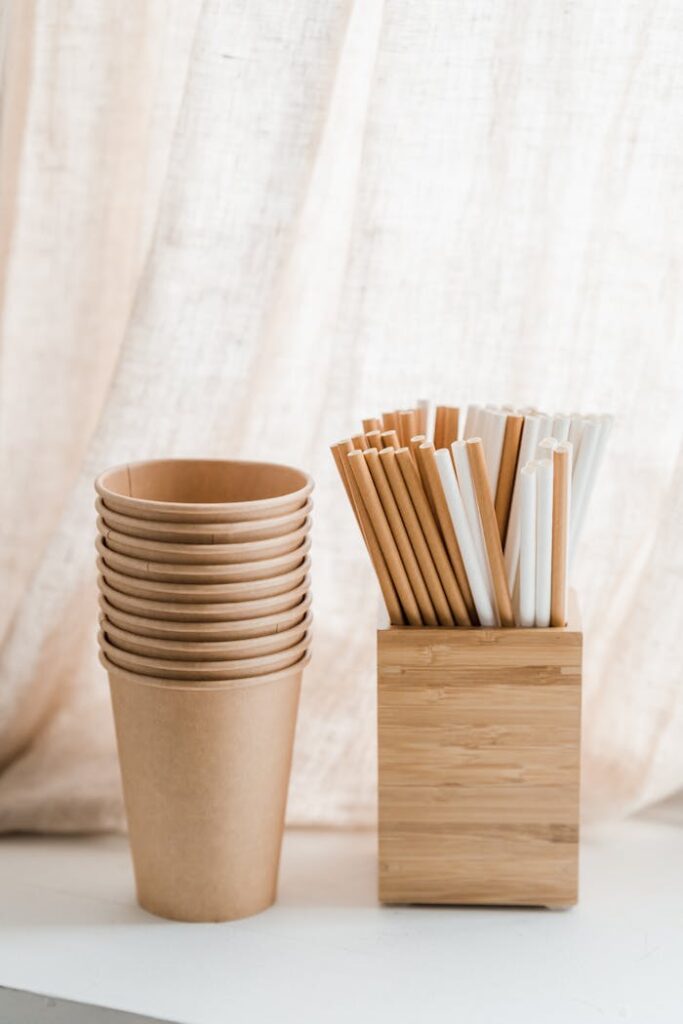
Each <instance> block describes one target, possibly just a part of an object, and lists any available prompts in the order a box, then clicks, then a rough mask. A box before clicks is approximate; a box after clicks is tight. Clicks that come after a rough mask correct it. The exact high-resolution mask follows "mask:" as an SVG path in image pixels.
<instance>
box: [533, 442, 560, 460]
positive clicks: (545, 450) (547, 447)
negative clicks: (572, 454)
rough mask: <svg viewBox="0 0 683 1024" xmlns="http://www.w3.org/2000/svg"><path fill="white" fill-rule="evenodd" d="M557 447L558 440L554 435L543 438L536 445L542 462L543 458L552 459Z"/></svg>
mask: <svg viewBox="0 0 683 1024" xmlns="http://www.w3.org/2000/svg"><path fill="white" fill-rule="evenodd" d="M556 448H557V441H556V440H555V438H554V437H544V438H542V439H541V440H540V441H539V442H538V445H537V447H536V458H537V460H538V461H539V462H540V460H541V459H550V460H551V461H552V457H553V452H554V451H555V449H556Z"/></svg>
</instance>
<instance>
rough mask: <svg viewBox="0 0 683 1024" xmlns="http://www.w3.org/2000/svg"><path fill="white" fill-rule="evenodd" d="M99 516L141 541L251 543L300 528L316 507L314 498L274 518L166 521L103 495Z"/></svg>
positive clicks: (98, 506)
mask: <svg viewBox="0 0 683 1024" xmlns="http://www.w3.org/2000/svg"><path fill="white" fill-rule="evenodd" d="M95 508H96V509H97V513H98V515H99V516H100V517H101V519H102V520H103V522H104V523H105V524H106V526H107V527H108V528H109V529H110V530H116V531H117V532H119V533H123V534H125V535H126V536H127V537H138V538H139V539H140V540H155V541H161V542H166V543H172V544H207V545H211V544H250V543H252V542H253V541H259V540H272V539H273V538H275V537H282V536H284V535H285V534H288V533H292V532H293V531H294V530H298V529H300V528H301V527H302V526H303V525H304V524H305V522H306V519H307V517H308V516H309V515H310V514H311V511H312V509H313V500H312V499H311V498H310V497H309V498H307V499H306V502H305V504H304V505H302V506H301V508H299V509H296V510H295V511H294V512H288V513H286V514H285V515H281V516H274V517H272V518H270V519H254V520H246V521H245V522H235V523H166V522H155V520H153V519H138V518H136V517H134V516H127V515H124V514H123V513H121V512H112V511H111V510H110V509H108V508H107V507H106V505H105V504H104V502H103V501H102V498H100V497H98V498H96V500H95Z"/></svg>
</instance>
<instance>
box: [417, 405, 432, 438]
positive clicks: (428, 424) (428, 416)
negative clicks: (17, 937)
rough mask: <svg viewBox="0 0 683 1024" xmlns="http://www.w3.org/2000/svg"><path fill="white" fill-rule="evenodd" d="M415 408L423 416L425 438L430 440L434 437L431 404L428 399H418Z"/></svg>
mask: <svg viewBox="0 0 683 1024" xmlns="http://www.w3.org/2000/svg"><path fill="white" fill-rule="evenodd" d="M417 407H418V409H420V410H421V411H422V413H423V415H424V423H425V430H424V432H425V437H429V438H432V437H433V436H434V423H433V422H432V417H433V413H432V403H431V401H430V400H429V399H428V398H418V400H417Z"/></svg>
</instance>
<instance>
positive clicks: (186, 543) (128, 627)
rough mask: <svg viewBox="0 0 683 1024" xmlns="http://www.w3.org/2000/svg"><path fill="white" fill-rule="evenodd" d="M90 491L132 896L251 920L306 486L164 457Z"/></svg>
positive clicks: (281, 738) (291, 696) (273, 771)
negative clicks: (134, 890) (133, 888)
mask: <svg viewBox="0 0 683 1024" xmlns="http://www.w3.org/2000/svg"><path fill="white" fill-rule="evenodd" d="M95 488H96V490H97V495H98V497H97V501H96V508H97V513H98V519H97V529H98V538H97V552H98V560H97V565H98V570H99V578H98V586H99V589H100V598H99V603H100V613H101V614H100V635H99V641H100V658H101V661H102V663H103V665H104V666H105V668H106V669H107V672H108V674H109V684H110V689H111V697H112V706H113V709H114V720H115V725H116V736H117V743H118V750H119V760H120V763H121V774H122V779H123V791H124V799H125V804H126V813H127V817H128V826H129V833H130V842H131V850H132V855H133V864H134V869H135V878H136V886H137V893H138V900H139V902H140V904H141V906H143V907H145V908H146V909H147V910H150V911H151V912H152V913H156V914H159V915H161V916H163V917H169V918H175V919H177V920H183V921H225V920H231V919H234V918H238V917H244V916H247V915H249V914H255V913H257V912H258V911H260V910H264V909H265V908H266V907H268V906H270V905H271V904H272V902H273V901H274V899H275V895H276V887H277V873H278V864H279V856H280V845H281V841H282V830H283V825H284V814H285V805H286V799H287V788H288V783H289V770H290V763H291V756H292V747H293V741H294V731H295V725H296V714H297V707H298V700H299V690H300V685H301V676H302V672H303V668H304V666H305V665H306V663H307V662H308V659H309V647H310V628H311V618H312V617H311V597H310V591H309V575H308V571H309V567H310V556H309V548H310V537H309V531H310V523H311V519H310V512H311V507H312V502H311V498H310V494H311V491H312V489H313V484H312V481H311V479H310V477H308V476H307V475H306V474H305V473H302V472H301V471H300V470H296V469H292V468H290V467H288V466H279V465H274V464H267V463H255V462H227V461H219V460H193V459H178V460H159V461H155V462H140V463H133V464H130V465H126V466H121V467H118V468H116V469H112V470H109V471H107V472H106V473H103V474H102V475H101V476H100V477H99V478H98V480H97V481H96V483H95Z"/></svg>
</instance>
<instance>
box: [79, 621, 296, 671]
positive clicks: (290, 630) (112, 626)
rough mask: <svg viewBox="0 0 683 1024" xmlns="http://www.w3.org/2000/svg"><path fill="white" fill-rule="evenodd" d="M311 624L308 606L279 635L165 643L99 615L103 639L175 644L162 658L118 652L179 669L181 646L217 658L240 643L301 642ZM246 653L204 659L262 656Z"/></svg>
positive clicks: (125, 651)
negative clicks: (209, 651)
mask: <svg viewBox="0 0 683 1024" xmlns="http://www.w3.org/2000/svg"><path fill="white" fill-rule="evenodd" d="M312 623H313V611H312V609H311V608H310V607H308V608H307V609H306V610H305V611H304V613H303V615H302V617H301V619H300V621H299V622H295V623H293V624H292V625H291V626H288V627H287V629H283V630H281V631H280V632H279V633H270V634H267V635H266V636H254V637H235V638H234V639H232V640H179V639H177V638H176V639H171V640H164V639H163V638H159V637H148V636H140V635H139V634H138V633H134V632H133V631H132V630H130V629H125V628H123V627H122V626H117V625H116V623H115V622H111V621H110V620H108V619H107V616H106V613H104V614H101V615H100V616H99V627H100V631H101V632H102V633H104V634H105V636H107V638H108V637H109V634H110V632H111V631H114V634H115V633H118V634H121V633H125V634H127V636H129V637H131V641H130V642H135V641H139V643H140V646H141V647H144V646H145V645H146V644H148V645H149V646H151V647H153V646H154V645H155V644H156V645H157V646H159V645H161V646H162V647H164V646H165V645H166V644H172V645H174V646H172V647H170V648H169V649H168V652H167V654H166V655H163V654H145V653H144V652H142V653H139V652H137V651H128V650H127V649H126V648H124V647H122V648H117V649H119V650H121V651H123V652H124V653H126V654H133V655H135V656H136V657H143V658H152V659H154V660H162V661H170V662H173V661H176V660H177V661H178V662H179V664H180V666H181V667H182V660H181V659H176V657H175V654H174V652H176V651H178V650H180V648H181V646H182V645H183V644H186V645H188V646H189V647H190V648H195V647H199V648H201V647H204V649H206V648H207V647H211V648H212V653H215V654H216V655H220V654H221V653H222V652H221V650H220V648H223V651H225V650H228V651H229V650H230V649H231V647H232V649H233V650H234V648H235V646H237V645H239V644H241V645H244V644H250V645H252V646H253V647H258V645H259V644H261V645H263V644H266V645H267V644H268V643H269V642H271V643H272V641H273V640H274V639H275V638H278V639H280V640H283V641H286V640H287V639H291V636H292V635H293V634H296V633H299V634H301V639H302V640H303V638H304V637H305V636H306V635H307V634H308V635H309V636H310V631H311V625H312ZM108 627H109V629H108ZM114 634H112V635H113V642H112V640H109V644H110V646H112V647H117V644H116V639H117V637H116V635H114ZM119 639H121V638H120V637H119ZM123 641H124V642H128V641H127V637H124V638H123ZM294 646H295V644H294V643H290V644H289V647H294ZM217 648H218V650H217ZM287 649H288V647H287V645H285V646H284V647H282V648H280V650H279V651H273V652H271V653H273V654H284V653H285V651H286V650H287ZM249 650H250V648H249V647H248V648H247V651H246V652H245V653H244V654H243V655H240V658H239V659H237V658H235V659H230V658H226V657H223V658H220V657H215V658H207V659H206V662H205V664H206V665H211V664H212V663H214V662H216V661H219V662H220V661H230V660H235V661H237V660H246V659H249V658H254V657H256V658H259V657H262V655H261V654H259V653H256V654H250V653H249ZM263 656H264V657H265V655H263ZM187 660H188V661H192V660H193V659H191V658H188V659H187ZM197 660H200V661H201V659H197Z"/></svg>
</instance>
